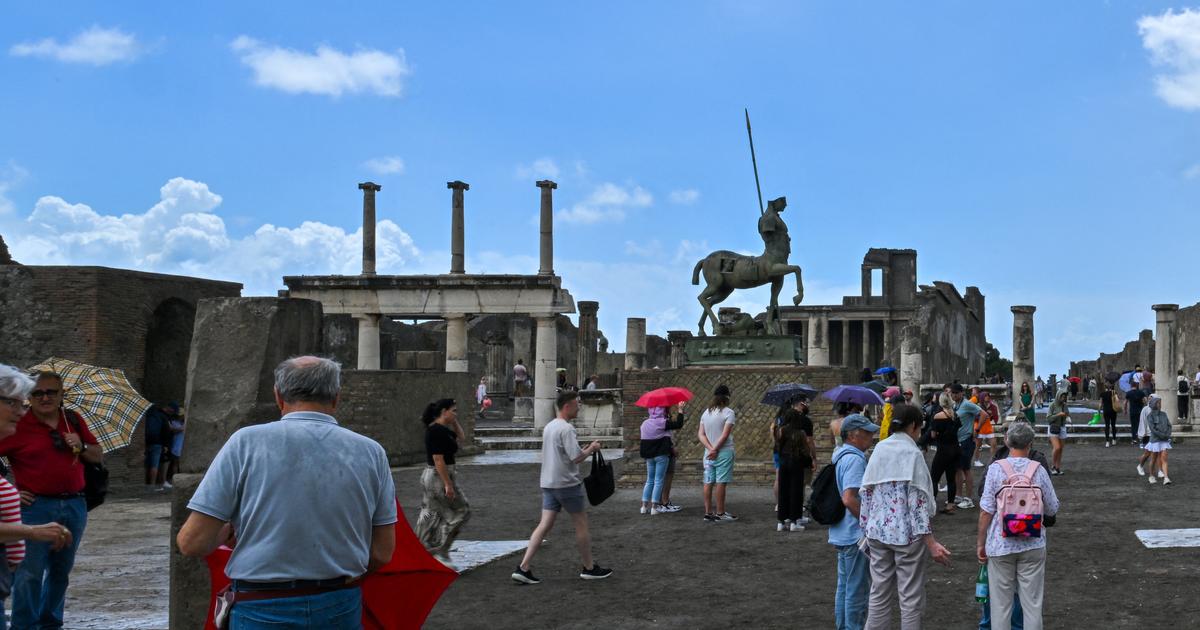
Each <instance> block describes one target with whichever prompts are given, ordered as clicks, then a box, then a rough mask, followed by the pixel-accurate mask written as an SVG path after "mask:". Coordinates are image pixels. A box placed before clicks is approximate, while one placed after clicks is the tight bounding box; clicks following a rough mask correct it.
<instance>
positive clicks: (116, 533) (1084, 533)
mask: <svg viewBox="0 0 1200 630" xmlns="http://www.w3.org/2000/svg"><path fill="white" fill-rule="evenodd" d="M1193 444H1194V445H1195V446H1193ZM1197 446H1200V442H1190V443H1189V442H1185V443H1184V444H1183V445H1182V446H1178V447H1177V448H1176V449H1175V450H1174V451H1173V452H1172V471H1173V474H1172V475H1171V477H1172V480H1173V481H1174V482H1175V484H1174V485H1172V486H1170V487H1165V488H1164V487H1162V486H1150V485H1149V484H1147V483H1146V481H1145V479H1144V478H1141V477H1138V476H1137V474H1136V472H1135V471H1134V459H1135V456H1136V455H1135V454H1136V449H1135V448H1134V447H1132V446H1131V445H1129V444H1127V443H1126V444H1123V445H1121V446H1119V447H1114V448H1109V449H1106V448H1104V447H1103V445H1102V444H1100V445H1075V444H1071V445H1069V446H1068V450H1067V452H1066V457H1065V461H1064V466H1063V467H1064V470H1065V471H1066V473H1067V474H1066V475H1064V476H1062V477H1056V478H1055V485H1056V488H1057V489H1058V493H1059V496H1060V497H1061V498H1062V501H1063V508H1062V512H1061V516H1060V517H1059V524H1058V526H1056V527H1055V528H1053V529H1052V530H1050V531H1049V561H1048V569H1047V570H1048V574H1047V579H1046V627H1047V628H1184V627H1200V622H1197V621H1195V620H1196V619H1197V618H1198V617H1197V615H1198V614H1200V599H1197V598H1196V596H1195V594H1196V587H1195V585H1196V584H1197V583H1198V581H1200V548H1175V549H1154V550H1150V549H1145V548H1144V547H1143V546H1142V544H1141V543H1140V542H1139V541H1138V539H1137V538H1136V537H1135V535H1134V530H1137V529H1159V528H1163V529H1166V528H1185V527H1200V475H1198V474H1196V472H1195V471H1196V469H1197V468H1198V467H1200V452H1198V451H1200V449H1198V448H1197ZM1043 447H1044V445H1043ZM979 470H982V469H979ZM418 475H419V471H418V470H403V471H400V472H399V473H397V487H398V489H399V495H400V501H401V503H402V504H403V505H404V506H405V509H406V513H407V515H408V518H409V520H410V521H413V520H415V519H416V516H417V512H418V511H419V506H420V491H419V487H418V484H417V478H418ZM460 478H461V483H462V486H463V488H464V489H465V491H466V493H467V496H468V498H469V499H470V500H471V502H472V505H473V507H474V514H473V516H472V520H471V522H470V523H469V524H468V525H467V527H466V528H465V530H464V532H463V536H462V537H463V538H464V539H471V540H512V539H522V538H526V537H528V535H529V533H530V531H531V530H532V528H533V527H534V525H535V524H536V521H537V518H538V511H539V509H540V508H539V505H540V503H539V494H538V491H537V480H538V469H537V466H536V465H530V464H520V465H501V466H464V467H461V468H460ZM118 495H119V496H117V497H115V498H114V499H113V500H112V501H111V502H110V504H108V505H106V506H105V507H103V508H101V509H100V510H97V511H96V512H93V517H92V522H91V524H90V525H89V528H88V533H87V535H86V536H85V539H84V543H83V548H82V550H81V553H80V558H79V563H78V565H77V568H76V571H75V573H74V575H73V576H72V584H71V590H70V593H69V600H68V606H67V622H68V623H67V626H68V627H70V628H111V629H114V630H115V629H117V628H163V627H165V625H166V612H167V582H166V567H167V561H168V559H167V545H166V535H167V514H168V506H167V503H166V502H165V497H163V495H155V494H152V493H151V494H147V493H144V492H142V491H141V490H140V489H131V490H127V491H121V492H119V493H118ZM639 495H640V491H639V490H637V489H620V490H618V491H617V494H616V495H615V496H614V497H612V498H611V499H609V500H608V501H607V502H606V503H604V504H603V505H601V506H599V507H598V508H592V511H591V519H592V528H593V536H594V539H595V544H594V548H595V553H596V557H597V559H598V560H599V562H600V563H601V564H603V565H604V566H607V567H612V568H613V569H614V570H615V573H614V574H613V576H612V577H611V578H609V579H607V580H602V581H594V582H584V581H582V580H580V579H579V578H578V577H577V573H578V560H577V554H576V551H575V545H574V537H573V533H572V530H571V526H570V522H569V521H568V520H566V519H565V518H564V519H563V521H562V522H560V523H559V525H558V526H557V527H556V528H555V531H554V532H553V533H552V534H551V535H550V537H549V539H550V544H548V545H547V546H545V547H543V549H542V552H541V553H540V554H539V555H538V557H537V558H536V560H535V563H534V570H535V572H536V574H537V575H538V576H539V577H541V578H542V579H543V582H542V583H541V584H539V585H535V586H518V585H516V584H514V583H513V582H512V581H511V580H510V579H509V573H510V572H511V571H512V568H513V566H514V565H515V564H516V562H517V559H516V558H515V557H508V558H504V559H501V560H499V561H496V562H493V563H491V564H489V565H486V566H484V567H482V568H480V569H477V570H475V571H472V572H470V573H468V574H466V575H463V576H462V577H460V578H459V580H458V581H457V582H456V583H455V584H454V585H453V586H452V587H451V588H450V589H449V590H448V591H447V592H446V594H445V595H444V596H443V598H442V600H441V601H440V602H439V604H438V606H437V608H436V609H435V610H434V611H433V614H432V615H431V616H430V618H429V620H428V623H427V626H426V627H428V628H530V627H533V628H566V627H579V626H581V625H603V626H605V627H615V628H642V627H661V628H683V627H687V628H719V627H731V626H736V627H747V628H776V627H785V626H787V627H805V628H829V627H832V611H833V590H834V583H835V575H836V570H835V564H834V562H835V559H834V552H833V549H832V547H830V546H829V545H828V544H826V542H825V540H826V538H825V531H824V528H822V527H819V526H818V527H813V528H810V530H809V531H806V532H803V533H777V532H775V530H774V515H773V513H772V505H773V500H772V498H771V490H770V488H755V487H748V486H738V485H736V484H735V485H733V486H732V487H731V488H730V492H729V497H730V501H729V509H730V511H732V512H734V513H735V514H738V515H739V516H740V517H741V520H739V521H738V522H735V523H705V522H703V521H702V520H701V514H702V509H701V508H700V494H699V488H697V487H695V486H689V487H680V488H677V489H676V490H675V492H674V495H675V496H674V499H675V502H676V503H679V504H681V505H683V506H684V510H683V511H682V512H679V513H676V514H668V515H660V516H653V517H649V516H640V515H638V514H637V502H638V498H639ZM976 522H977V511H976V510H969V511H960V512H959V513H958V514H957V515H955V516H940V515H939V516H938V517H937V518H936V519H935V521H934V531H935V534H936V536H937V537H938V539H939V540H941V541H942V542H943V543H944V544H945V545H946V546H947V547H949V548H950V550H951V551H952V552H953V553H954V554H955V563H954V566H953V567H952V568H950V569H946V568H943V567H940V566H936V565H934V566H931V567H930V569H929V570H928V572H927V576H928V585H927V598H928V600H927V601H928V603H927V609H926V615H925V621H926V627H928V628H937V629H941V628H968V627H973V624H974V623H975V622H977V620H978V613H979V608H978V606H977V605H976V604H975V601H974V579H975V573H976V570H977V567H978V565H977V563H976V562H975V560H974V559H973V554H974V532H975V527H976Z"/></svg>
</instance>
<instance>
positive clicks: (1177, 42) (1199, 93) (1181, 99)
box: [1137, 9, 1200, 109]
mask: <svg viewBox="0 0 1200 630" xmlns="http://www.w3.org/2000/svg"><path fill="white" fill-rule="evenodd" d="M1137 24H1138V33H1139V34H1140V35H1141V36H1142V46H1144V47H1145V48H1146V50H1148V51H1150V54H1151V57H1152V59H1153V61H1154V63H1155V64H1156V65H1158V66H1162V67H1164V68H1165V69H1166V71H1165V72H1164V73H1162V74H1159V75H1157V76H1155V77H1154V83H1155V87H1156V91H1157V92H1158V96H1159V98H1161V99H1162V100H1163V101H1165V102H1166V103H1167V104H1168V105H1170V106H1172V107H1178V108H1179V109H1200V10H1193V9H1184V10H1182V11H1180V12H1178V13H1176V12H1175V11H1174V10H1172V9H1168V10H1167V11H1166V12H1165V13H1163V14H1162V15H1158V16H1154V15H1147V16H1143V17H1142V18H1141V19H1139V20H1138V22H1137Z"/></svg>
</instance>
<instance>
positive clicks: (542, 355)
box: [533, 316, 558, 431]
mask: <svg viewBox="0 0 1200 630" xmlns="http://www.w3.org/2000/svg"><path fill="white" fill-rule="evenodd" d="M536 321H537V348H536V349H535V352H536V354H537V359H536V361H535V365H534V375H533V398H534V401H533V428H534V429H536V430H539V431H540V430H541V429H542V427H544V426H546V425H547V424H549V423H550V421H551V420H553V419H554V398H555V396H556V395H557V394H556V390H557V384H556V382H555V376H556V374H555V373H554V370H555V368H557V367H558V343H557V342H558V339H557V337H558V335H557V331H558V327H557V326H556V318H555V317H553V316H551V317H538V318H537V320H536Z"/></svg>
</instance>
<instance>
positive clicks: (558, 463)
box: [512, 391, 612, 584]
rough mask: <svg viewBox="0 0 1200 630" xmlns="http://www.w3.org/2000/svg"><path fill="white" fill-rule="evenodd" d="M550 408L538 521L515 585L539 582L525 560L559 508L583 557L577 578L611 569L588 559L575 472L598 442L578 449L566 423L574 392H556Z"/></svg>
mask: <svg viewBox="0 0 1200 630" xmlns="http://www.w3.org/2000/svg"><path fill="white" fill-rule="evenodd" d="M554 407H555V408H556V409H557V410H558V417H556V418H554V419H553V420H551V421H550V423H549V424H547V425H546V427H545V428H544V429H542V476H541V482H540V485H541V487H542V520H541V522H540V523H538V526H537V527H536V528H535V529H534V530H533V535H531V536H530V537H529V546H528V547H526V548H525V557H524V558H522V559H521V564H519V565H517V568H516V570H515V571H513V573H512V579H513V581H515V582H517V583H518V584H538V583H540V582H541V580H539V579H538V578H536V577H534V576H533V571H532V570H531V569H530V564H529V563H530V562H532V561H533V556H534V554H536V553H537V551H538V547H541V545H542V541H543V540H545V539H546V536H548V535H549V534H550V530H551V529H553V528H554V521H555V520H556V519H557V518H558V513H559V512H560V511H561V510H563V509H566V511H567V514H570V515H571V521H572V522H573V523H574V525H575V544H576V546H578V547H579V556H580V559H582V560H583V568H582V569H581V570H580V571H579V577H580V578H582V579H584V580H600V579H604V578H606V577H608V576H610V575H612V569H604V568H601V567H600V565H598V564H596V563H595V562H593V561H592V538H591V534H590V533H589V532H588V517H587V509H586V496H585V493H584V490H583V476H582V475H581V474H580V473H579V464H581V463H583V461H584V460H586V459H587V458H588V457H591V455H592V453H595V452H596V451H598V450H600V443H599V442H592V443H591V444H588V445H587V447H586V448H582V449H581V448H579V436H578V435H577V434H576V433H575V427H574V426H573V425H572V424H571V423H570V421H571V420H574V419H575V416H577V415H579V394H578V393H577V392H574V391H564V392H561V393H559V395H558V399H557V400H555V401H554Z"/></svg>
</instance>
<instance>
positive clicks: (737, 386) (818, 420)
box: [622, 366, 857, 484]
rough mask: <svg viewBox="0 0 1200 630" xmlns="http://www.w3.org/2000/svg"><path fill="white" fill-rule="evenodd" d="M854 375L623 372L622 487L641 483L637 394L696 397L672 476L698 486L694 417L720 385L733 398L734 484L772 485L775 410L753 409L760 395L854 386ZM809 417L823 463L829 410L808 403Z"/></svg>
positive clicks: (641, 412)
mask: <svg viewBox="0 0 1200 630" xmlns="http://www.w3.org/2000/svg"><path fill="white" fill-rule="evenodd" d="M855 377H856V375H855V373H854V370H852V369H850V368H844V367H808V366H794V367H793V366H779V367H775V366H689V367H685V368H681V369H676V370H631V371H627V372H625V375H624V378H625V387H624V391H623V394H622V396H623V402H624V407H625V410H624V414H623V416H622V429H623V434H624V447H625V455H626V457H627V458H628V460H629V463H628V464H627V465H626V467H625V472H624V475H623V477H622V483H629V484H637V483H641V481H642V480H644V478H645V463H644V461H643V460H642V458H641V457H640V456H639V455H638V447H639V444H640V439H639V436H640V427H641V424H642V421H643V420H645V419H646V410H645V409H642V408H641V407H638V406H636V405H634V403H635V402H636V401H637V399H638V398H639V397H641V395H642V394H644V393H646V392H648V391H650V390H652V389H657V388H659V387H686V388H687V389H688V390H690V391H691V392H692V393H694V394H695V395H696V397H695V398H694V399H693V400H692V402H690V403H688V406H687V413H686V415H687V424H685V425H684V427H683V428H682V429H680V430H678V431H676V432H675V442H676V449H677V450H678V451H679V457H680V459H679V461H678V462H677V465H676V466H677V467H676V475H677V478H679V479H687V480H698V479H699V478H700V476H701V474H702V470H701V464H700V462H701V458H702V457H703V456H704V448H703V447H702V446H701V445H700V441H699V440H698V439H696V432H697V428H698V426H699V422H700V414H701V413H703V411H704V408H705V407H706V406H707V405H708V402H709V400H710V399H711V396H712V391H713V390H714V389H716V387H717V386H718V385H720V384H725V385H728V386H729V389H730V390H731V391H732V392H733V396H732V400H731V405H730V407H731V408H732V409H733V411H734V413H735V414H737V423H736V424H734V430H733V441H734V446H735V448H736V452H737V459H736V463H735V464H734V480H735V481H736V482H738V483H755V484H762V483H772V482H773V481H774V479H775V472H774V466H773V464H772V461H771V453H772V447H773V442H772V440H771V435H770V430H769V427H770V426H771V423H772V422H773V421H774V419H775V414H776V412H777V411H778V408H776V407H771V406H767V405H762V404H759V402H758V401H759V400H761V399H762V395H763V392H765V391H766V390H767V388H769V387H771V386H772V385H776V384H779V383H807V384H809V385H812V386H813V387H815V388H817V389H819V390H822V391H824V390H827V389H832V388H833V387H836V386H837V385H841V384H843V383H853V382H856V381H857V379H856V378H855ZM810 415H811V417H812V419H813V424H814V425H815V427H816V432H815V434H816V435H815V438H816V442H817V453H818V457H817V459H818V460H819V461H820V462H828V461H829V455H830V453H831V452H832V450H833V437H832V436H831V435H830V433H829V422H830V420H832V419H833V405H832V404H831V403H830V402H829V401H828V400H825V399H824V398H819V399H817V400H816V401H814V402H813V404H812V407H811V410H810Z"/></svg>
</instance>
